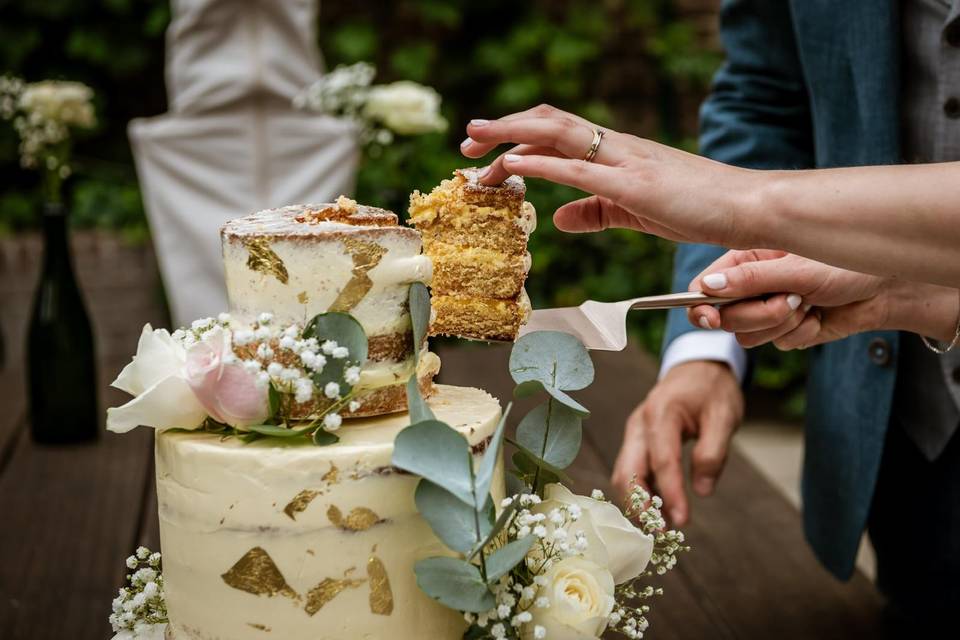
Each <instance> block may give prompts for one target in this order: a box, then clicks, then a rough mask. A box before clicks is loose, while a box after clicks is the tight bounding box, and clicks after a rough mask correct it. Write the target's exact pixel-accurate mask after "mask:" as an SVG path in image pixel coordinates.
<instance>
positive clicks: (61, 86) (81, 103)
mask: <svg viewBox="0 0 960 640" xmlns="http://www.w3.org/2000/svg"><path fill="white" fill-rule="evenodd" d="M92 100H93V90H92V89H91V88H90V87H88V86H87V85H85V84H82V83H80V82H67V81H59V80H44V81H42V82H33V83H30V84H28V85H27V86H26V87H25V88H24V90H23V93H22V94H20V108H21V109H23V110H24V111H26V112H27V113H29V114H38V115H39V116H40V117H42V118H43V119H44V120H52V121H54V122H59V123H61V124H65V125H72V126H77V127H92V126H93V125H94V122H95V119H94V115H93V104H92Z"/></svg>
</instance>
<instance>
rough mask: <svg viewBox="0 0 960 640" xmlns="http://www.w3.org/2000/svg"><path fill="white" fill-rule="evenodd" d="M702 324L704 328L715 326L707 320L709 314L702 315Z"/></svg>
mask: <svg viewBox="0 0 960 640" xmlns="http://www.w3.org/2000/svg"><path fill="white" fill-rule="evenodd" d="M700 326H701V327H703V328H704V329H712V328H713V327H711V326H710V321H709V320H707V316H700Z"/></svg>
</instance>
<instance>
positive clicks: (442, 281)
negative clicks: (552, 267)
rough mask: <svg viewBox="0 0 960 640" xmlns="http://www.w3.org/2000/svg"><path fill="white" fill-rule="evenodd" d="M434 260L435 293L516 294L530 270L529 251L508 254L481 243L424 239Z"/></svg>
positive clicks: (492, 295) (487, 295)
mask: <svg viewBox="0 0 960 640" xmlns="http://www.w3.org/2000/svg"><path fill="white" fill-rule="evenodd" d="M424 244H425V248H426V251H427V253H428V254H429V255H430V257H431V259H432V260H433V264H434V267H433V281H432V282H431V284H430V288H431V289H433V291H434V293H436V294H445V293H460V294H465V295H471V296H479V297H486V298H516V297H517V296H518V295H520V290H521V289H523V283H524V281H525V280H526V277H527V272H528V271H529V270H530V254H529V253H526V252H525V253H523V254H521V255H511V254H506V253H502V252H500V251H494V250H492V249H484V248H480V247H461V246H457V245H452V244H447V243H445V242H431V241H426V242H425V243H424Z"/></svg>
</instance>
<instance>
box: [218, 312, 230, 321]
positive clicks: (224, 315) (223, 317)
mask: <svg viewBox="0 0 960 640" xmlns="http://www.w3.org/2000/svg"><path fill="white" fill-rule="evenodd" d="M217 322H219V323H220V324H227V323H228V322H230V314H229V313H226V312H222V313H220V314H219V315H217Z"/></svg>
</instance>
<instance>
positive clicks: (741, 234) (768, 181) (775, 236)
mask: <svg viewBox="0 0 960 640" xmlns="http://www.w3.org/2000/svg"><path fill="white" fill-rule="evenodd" d="M740 171H742V172H744V173H743V178H744V180H743V182H742V183H741V184H739V185H738V186H737V187H735V188H733V189H730V190H729V193H730V197H731V198H733V200H734V205H733V207H732V210H733V211H734V215H733V216H732V219H733V221H732V227H733V231H732V232H731V235H732V236H734V237H732V238H731V241H730V243H729V244H727V245H726V246H728V247H729V248H731V249H756V248H758V247H762V248H764V249H783V247H781V246H780V245H781V244H782V240H783V236H784V231H785V229H786V225H787V223H788V222H789V218H790V216H789V215H788V214H786V213H785V211H784V210H785V203H788V202H789V198H790V196H789V195H788V192H789V175H788V172H784V171H771V170H757V169H740Z"/></svg>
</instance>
